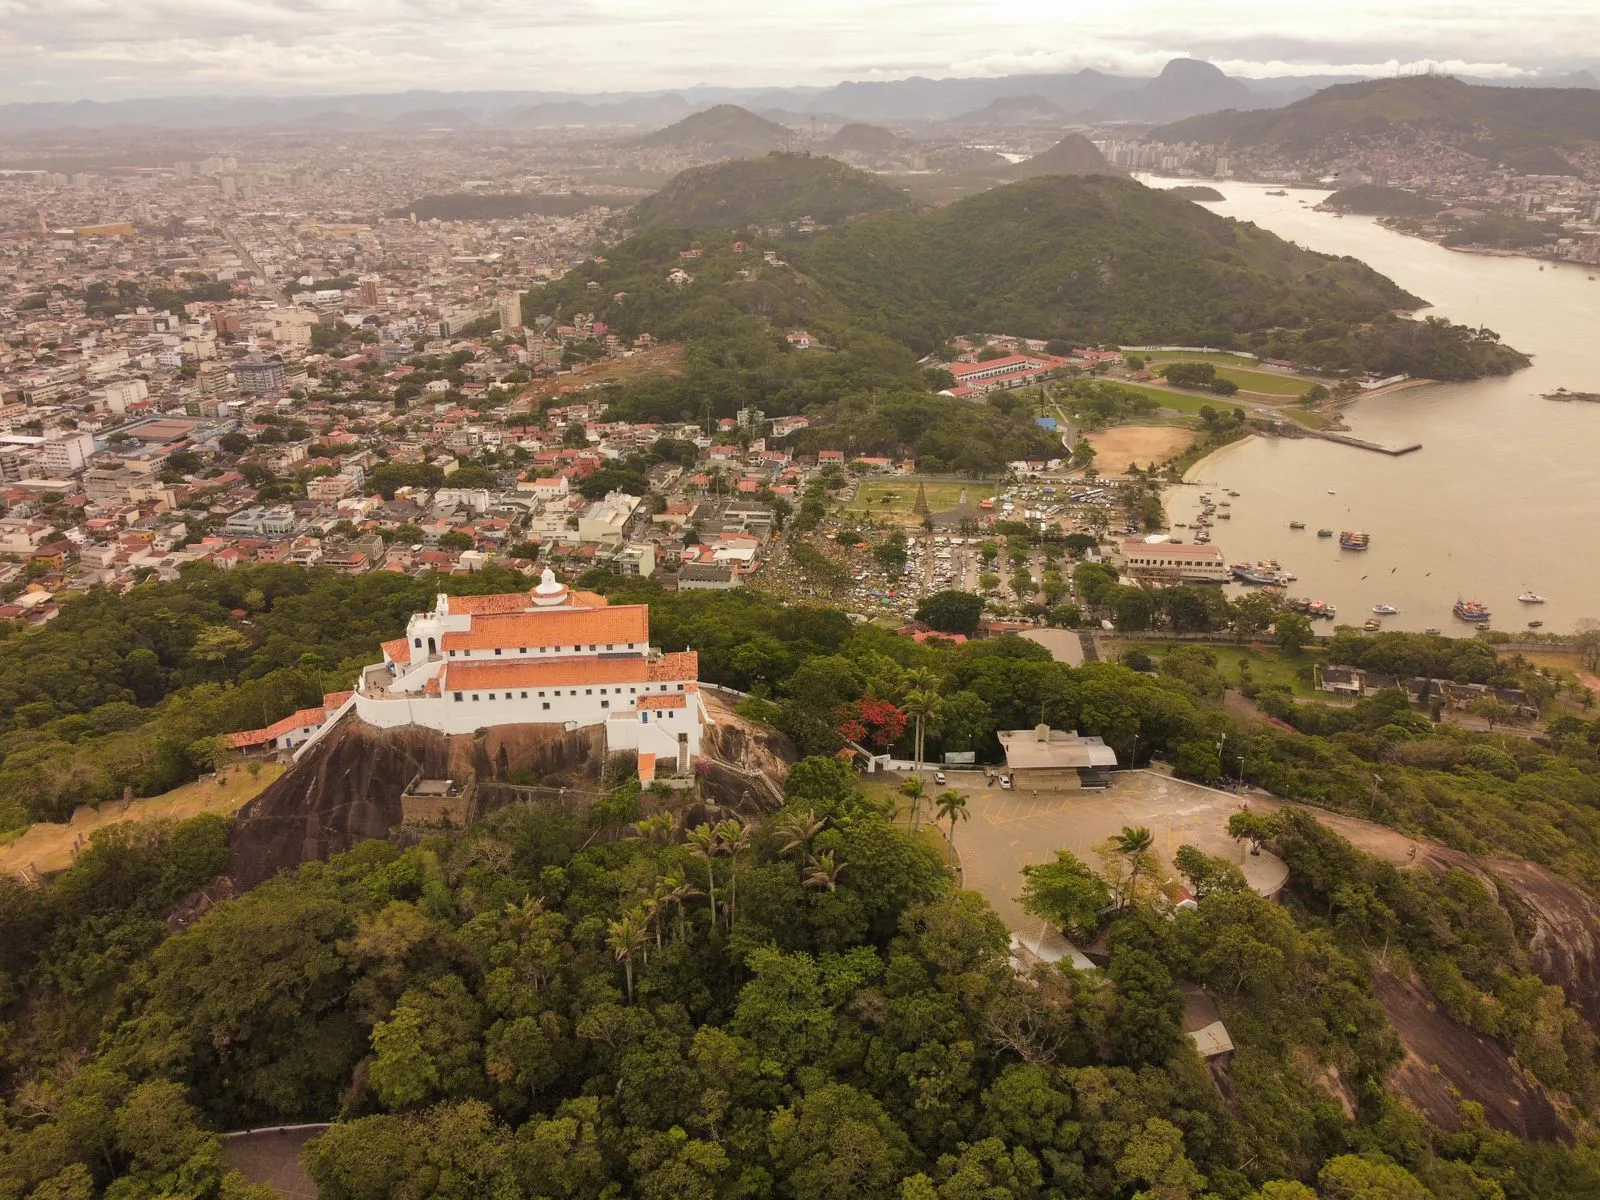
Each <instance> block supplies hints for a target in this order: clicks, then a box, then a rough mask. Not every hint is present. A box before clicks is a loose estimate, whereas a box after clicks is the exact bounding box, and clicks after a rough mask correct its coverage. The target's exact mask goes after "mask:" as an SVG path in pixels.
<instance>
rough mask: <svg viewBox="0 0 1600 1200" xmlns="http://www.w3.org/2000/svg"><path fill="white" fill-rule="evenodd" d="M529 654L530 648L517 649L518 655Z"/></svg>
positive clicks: (521, 647) (520, 647)
mask: <svg viewBox="0 0 1600 1200" xmlns="http://www.w3.org/2000/svg"><path fill="white" fill-rule="evenodd" d="M527 652H528V648H527V647H526V646H518V647H517V653H518V654H526V653H527Z"/></svg>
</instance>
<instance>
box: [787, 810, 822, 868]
mask: <svg viewBox="0 0 1600 1200" xmlns="http://www.w3.org/2000/svg"><path fill="white" fill-rule="evenodd" d="M827 824H828V822H827V818H825V817H824V818H820V819H819V818H818V817H817V814H816V812H815V810H813V809H809V808H808V809H806V811H805V812H795V811H793V810H792V809H791V810H790V811H789V812H786V813H784V814H783V816H781V817H780V818H778V831H779V832H780V833H784V834H787V835H788V838H789V840H788V841H787V842H785V843H784V844H783V849H782V850H780V851H779V853H780V854H788V853H789V851H791V850H799V851H801V853H802V854H803V855H804V856H805V857H808V858H809V857H810V855H811V839H812V838H814V837H816V836H817V834H819V833H821V832H822V831H823V829H825V828H826V827H827Z"/></svg>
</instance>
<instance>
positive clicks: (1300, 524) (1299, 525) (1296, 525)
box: [1289, 521, 1306, 529]
mask: <svg viewBox="0 0 1600 1200" xmlns="http://www.w3.org/2000/svg"><path fill="white" fill-rule="evenodd" d="M1305 527H1306V523H1305V522H1304V521H1290V522H1289V528H1290V529H1304V528H1305Z"/></svg>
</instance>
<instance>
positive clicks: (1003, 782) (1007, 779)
mask: <svg viewBox="0 0 1600 1200" xmlns="http://www.w3.org/2000/svg"><path fill="white" fill-rule="evenodd" d="M1000 786H1001V787H1002V788H1003V789H1005V790H1006V791H1008V792H1009V791H1010V790H1011V776H1009V775H1002V776H1000Z"/></svg>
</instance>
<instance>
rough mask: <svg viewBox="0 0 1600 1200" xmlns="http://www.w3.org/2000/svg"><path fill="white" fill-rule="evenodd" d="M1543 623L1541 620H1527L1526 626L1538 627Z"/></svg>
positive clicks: (1530, 627)
mask: <svg viewBox="0 0 1600 1200" xmlns="http://www.w3.org/2000/svg"><path fill="white" fill-rule="evenodd" d="M1543 624H1544V622H1543V621H1529V622H1528V628H1529V629H1538V628H1539V627H1540V626H1541V625H1543Z"/></svg>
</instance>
